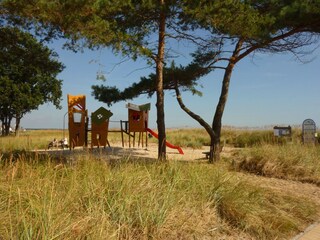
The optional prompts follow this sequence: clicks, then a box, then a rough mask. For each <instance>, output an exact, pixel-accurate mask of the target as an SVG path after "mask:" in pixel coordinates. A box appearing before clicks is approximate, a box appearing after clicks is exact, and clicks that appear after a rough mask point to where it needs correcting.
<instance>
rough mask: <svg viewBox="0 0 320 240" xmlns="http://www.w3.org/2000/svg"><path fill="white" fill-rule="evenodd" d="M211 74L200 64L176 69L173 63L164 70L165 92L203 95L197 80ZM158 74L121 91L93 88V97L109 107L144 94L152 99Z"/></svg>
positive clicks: (151, 75)
mask: <svg viewBox="0 0 320 240" xmlns="http://www.w3.org/2000/svg"><path fill="white" fill-rule="evenodd" d="M209 72H210V69H209V68H204V67H202V66H201V65H200V64H197V63H192V64H189V65H188V66H186V67H183V66H181V65H180V66H179V67H176V66H175V64H174V62H172V64H171V66H170V67H165V68H164V70H163V79H164V82H163V88H164V89H165V90H174V89H175V88H176V87H179V88H181V89H182V90H184V91H191V92H192V93H193V94H197V95H200V96H201V95H202V93H201V92H200V91H199V90H197V89H196V86H197V85H198V83H197V80H198V79H199V78H200V77H201V76H203V75H205V74H208V73H209ZM155 82H156V74H154V73H151V74H150V75H149V76H148V77H141V78H140V82H138V83H133V84H132V85H131V86H130V87H127V88H125V89H124V90H123V91H120V90H119V89H117V88H116V87H109V86H104V85H100V86H98V85H94V86H92V90H93V92H92V95H93V96H94V97H95V98H96V99H97V100H99V101H102V102H105V103H107V104H108V105H111V104H112V103H116V102H119V101H125V100H131V99H133V98H135V97H138V96H139V95H142V94H147V95H148V96H149V97H151V96H152V95H153V94H154V93H155V92H156V84H155Z"/></svg>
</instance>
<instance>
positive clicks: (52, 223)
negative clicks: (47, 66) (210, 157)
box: [0, 129, 320, 240]
mask: <svg viewBox="0 0 320 240" xmlns="http://www.w3.org/2000/svg"><path fill="white" fill-rule="evenodd" d="M27 134H28V135H25V136H21V137H19V138H13V137H9V138H0V141H2V142H1V143H2V144H3V145H1V155H0V212H1V214H0V222H1V224H0V239H48V238H50V239H51V238H56V239H84V238H89V239H164V238H165V239H230V240H231V239H268V240H269V239H290V238H291V237H292V236H294V235H295V234H296V233H298V232H299V231H301V230H303V229H304V228H305V227H306V226H307V225H308V224H309V223H311V222H313V221H315V220H316V219H317V218H318V217H319V216H318V215H317V213H318V212H319V211H318V206H319V205H317V204H318V201H316V200H314V198H310V199H307V195H306V196H305V197H304V196H301V195H299V196H298V195H295V194H292V192H290V191H281V189H275V188H273V187H271V185H270V186H269V185H268V184H260V183H259V182H258V181H256V180H252V178H250V177H248V176H250V175H248V174H242V173H237V172H234V170H239V171H243V172H250V173H255V174H258V175H264V176H273V177H279V178H283V179H295V180H299V181H308V182H314V183H317V181H318V180H319V176H320V173H319V172H320V170H319V168H318V167H317V166H318V164H317V160H318V156H319V150H318V148H316V147H306V146H300V145H295V144H291V145H281V146H277V145H263V146H256V147H252V148H245V149H242V150H241V151H237V153H236V154H235V155H233V156H231V158H230V159H224V161H223V162H220V163H217V164H215V165H207V164H195V163H186V162H184V163H182V162H174V161H171V162H168V163H165V164H164V163H157V162H156V161H154V162H152V161H149V162H142V161H140V162H139V161H136V162H135V161H133V159H129V158H125V157H124V158H122V159H120V160H116V161H112V162H111V161H105V160H104V161H102V160H98V159H95V157H94V155H90V154H86V153H84V154H83V155H74V156H73V160H72V161H68V163H67V162H57V161H56V160H54V159H52V158H50V156H45V157H43V156H41V155H37V154H30V153H29V152H28V151H26V150H28V149H31V148H41V146H46V145H47V143H48V141H50V140H52V139H53V138H54V137H56V138H58V139H59V138H60V137H59V136H61V138H62V134H63V133H62V132H61V131H44V132H42V131H34V132H33V131H32V132H31V131H30V132H28V133H27ZM171 134H172V135H171ZM180 134H181V135H180ZM193 134H194V135H193ZM200 135H201V130H199V132H198V131H195V130H190V129H189V130H186V131H179V132H177V131H176V130H172V131H169V133H168V138H170V141H172V142H173V143H174V144H179V143H178V142H176V141H177V140H175V139H176V138H177V139H179V136H188V137H191V136H194V138H191V139H189V140H186V142H189V141H190V142H192V141H195V140H194V139H195V137H196V136H200ZM119 136H120V134H117V135H116V136H115V138H112V135H110V138H109V139H110V141H119V139H118V138H117V137H119ZM228 136H231V133H230V135H228ZM28 138H29V139H28ZM199 141H200V140H199ZM201 141H204V140H201ZM181 144H182V143H181ZM201 144H203V143H201ZM231 162H232V171H230V168H229V167H230V163H231ZM274 181H275V180H274ZM264 183H266V181H264ZM272 184H273V185H274V183H272ZM288 184H289V183H288Z"/></svg>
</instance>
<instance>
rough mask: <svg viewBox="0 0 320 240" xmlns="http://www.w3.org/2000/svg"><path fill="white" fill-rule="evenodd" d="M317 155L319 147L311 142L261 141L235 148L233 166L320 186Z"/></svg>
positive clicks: (319, 152) (319, 150)
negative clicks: (268, 142) (305, 143)
mask: <svg viewBox="0 0 320 240" xmlns="http://www.w3.org/2000/svg"><path fill="white" fill-rule="evenodd" d="M319 155H320V148H319V147H318V146H314V145H311V146H310V145H301V144H289V145H262V146H259V147H253V148H246V149H243V150H242V151H239V152H237V153H236V154H235V155H234V157H233V160H234V162H233V167H234V169H236V170H240V171H245V172H250V173H254V174H257V175H263V176H268V177H277V178H284V179H291V180H297V181H301V182H309V183H315V184H317V185H318V186H320V166H319Z"/></svg>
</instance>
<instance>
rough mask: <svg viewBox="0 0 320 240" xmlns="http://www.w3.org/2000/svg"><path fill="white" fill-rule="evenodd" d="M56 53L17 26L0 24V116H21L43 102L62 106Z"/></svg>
mask: <svg viewBox="0 0 320 240" xmlns="http://www.w3.org/2000/svg"><path fill="white" fill-rule="evenodd" d="M63 68H64V67H63V65H62V64H61V63H60V62H58V60H57V54H56V53H54V52H53V51H51V50H50V49H48V48H47V47H45V46H43V45H42V44H41V43H39V42H37V40H36V39H35V38H34V37H33V36H32V35H30V34H28V33H25V32H22V31H20V30H19V29H18V28H11V27H8V28H0V85H1V86H2V88H1V89H0V102H1V103H0V117H1V120H2V121H3V122H6V121H4V119H10V118H12V117H17V118H20V119H21V117H22V116H23V115H24V114H25V113H27V112H30V111H32V110H35V109H37V108H38V106H40V105H41V104H43V103H46V102H52V103H53V104H54V105H55V106H56V107H57V108H59V107H60V99H61V95H62V90H61V85H62V81H61V80H58V79H57V78H56V76H57V75H58V73H60V72H61V71H62V70H63Z"/></svg>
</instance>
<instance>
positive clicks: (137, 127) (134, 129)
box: [68, 94, 183, 154]
mask: <svg viewBox="0 0 320 240" xmlns="http://www.w3.org/2000/svg"><path fill="white" fill-rule="evenodd" d="M150 106H151V105H150V103H147V104H143V105H135V104H132V103H128V104H127V105H126V107H127V108H128V120H127V121H123V120H120V121H118V122H119V123H120V130H111V129H109V122H110V117H111V116H112V115H113V113H112V112H111V111H109V110H107V109H105V108H104V107H100V108H99V109H97V110H96V111H94V112H93V113H92V114H91V117H90V120H91V125H89V117H88V110H87V109H86V96H85V95H77V96H72V95H69V94H68V120H69V122H68V129H69V149H70V150H71V149H74V148H75V147H88V145H90V147H91V149H92V148H94V147H98V148H99V147H104V148H105V147H106V145H108V146H109V147H110V143H109V141H108V133H109V132H119V133H120V134H121V141H122V147H124V146H125V137H124V136H125V135H126V136H128V144H129V147H131V144H132V146H133V147H135V141H136V135H138V146H140V144H141V146H142V147H144V145H145V146H146V147H148V134H149V135H151V136H153V137H156V138H158V135H157V134H156V133H155V132H153V131H152V130H151V129H149V128H148V120H149V111H150ZM113 122H114V121H113ZM89 126H91V127H89ZM89 135H91V137H90V144H89V141H88V136H89ZM166 144H167V146H168V147H170V148H173V149H177V150H178V151H179V153H180V154H183V151H182V149H181V148H180V147H179V146H174V145H172V144H170V143H168V142H167V143H166Z"/></svg>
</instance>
